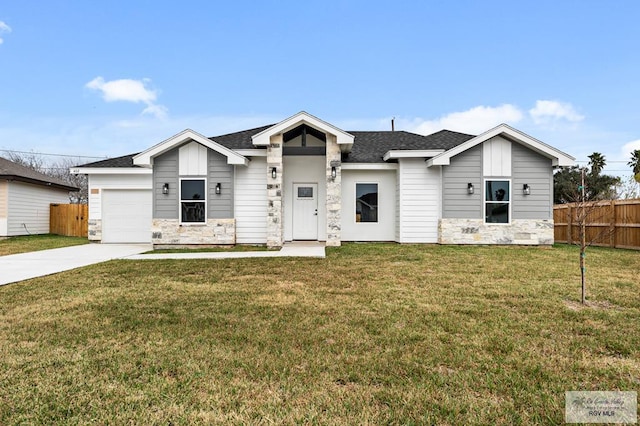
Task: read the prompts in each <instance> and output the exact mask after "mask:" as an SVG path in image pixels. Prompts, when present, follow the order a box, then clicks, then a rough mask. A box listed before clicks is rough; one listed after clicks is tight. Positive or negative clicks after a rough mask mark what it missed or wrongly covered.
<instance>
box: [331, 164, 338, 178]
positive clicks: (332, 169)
mask: <svg viewBox="0 0 640 426" xmlns="http://www.w3.org/2000/svg"><path fill="white" fill-rule="evenodd" d="M337 175H338V172H337V171H336V167H335V166H333V167H331V180H335V179H336V176H337Z"/></svg>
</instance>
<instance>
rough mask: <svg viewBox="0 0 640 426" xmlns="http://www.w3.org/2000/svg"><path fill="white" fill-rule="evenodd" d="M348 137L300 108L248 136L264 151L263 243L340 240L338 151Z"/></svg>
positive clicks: (349, 143) (349, 141) (345, 149)
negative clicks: (265, 184) (287, 116)
mask: <svg viewBox="0 0 640 426" xmlns="http://www.w3.org/2000/svg"><path fill="white" fill-rule="evenodd" d="M353 139H354V137H353V136H352V135H350V134H348V133H346V132H344V131H342V130H340V129H338V128H337V127H335V126H332V125H331V124H329V123H326V122H324V121H322V120H320V119H318V118H316V117H314V116H312V115H310V114H308V113H306V112H301V113H298V114H296V115H294V116H292V117H290V118H288V119H286V120H284V121H282V122H280V123H278V124H276V125H274V126H272V127H270V128H268V129H266V130H264V131H262V132H260V133H258V134H256V135H254V136H253V137H252V142H253V144H254V145H255V146H265V147H266V150H267V170H266V173H267V188H266V189H267V203H268V205H267V218H266V220H267V246H268V247H282V245H283V244H284V242H285V241H296V240H306V241H309V240H310V241H325V242H326V245H327V246H339V245H340V244H341V209H342V194H341V168H342V162H341V158H342V153H343V152H348V151H349V150H350V149H351V146H352V145H353Z"/></svg>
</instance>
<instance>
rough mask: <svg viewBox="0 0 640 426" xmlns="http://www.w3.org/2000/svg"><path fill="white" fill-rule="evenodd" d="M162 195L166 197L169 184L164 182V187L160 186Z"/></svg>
mask: <svg viewBox="0 0 640 426" xmlns="http://www.w3.org/2000/svg"><path fill="white" fill-rule="evenodd" d="M162 193H163V194H164V195H168V194H169V184H168V183H166V182H165V184H164V185H162Z"/></svg>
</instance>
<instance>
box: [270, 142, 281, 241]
mask: <svg viewBox="0 0 640 426" xmlns="http://www.w3.org/2000/svg"><path fill="white" fill-rule="evenodd" d="M274 167H275V168H276V178H275V179H274V178H273V177H272V176H271V170H272V169H273V168H274ZM266 173H267V203H268V204H267V247H270V248H278V247H282V244H283V243H284V226H283V224H282V135H281V134H280V135H277V136H274V138H273V140H272V141H271V143H270V144H269V146H267V170H266Z"/></svg>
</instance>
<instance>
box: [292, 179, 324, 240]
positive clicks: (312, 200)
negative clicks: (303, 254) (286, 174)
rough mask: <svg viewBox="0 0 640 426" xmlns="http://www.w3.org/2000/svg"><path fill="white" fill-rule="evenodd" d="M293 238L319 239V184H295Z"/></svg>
mask: <svg viewBox="0 0 640 426" xmlns="http://www.w3.org/2000/svg"><path fill="white" fill-rule="evenodd" d="M293 239H294V240H317V239H318V184H317V183H294V184H293Z"/></svg>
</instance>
